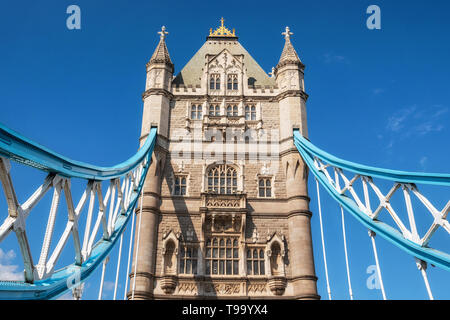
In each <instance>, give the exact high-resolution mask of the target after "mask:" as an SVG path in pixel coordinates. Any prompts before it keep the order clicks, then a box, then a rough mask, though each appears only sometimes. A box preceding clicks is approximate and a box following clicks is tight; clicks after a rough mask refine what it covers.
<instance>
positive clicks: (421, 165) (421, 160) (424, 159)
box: [419, 156, 428, 170]
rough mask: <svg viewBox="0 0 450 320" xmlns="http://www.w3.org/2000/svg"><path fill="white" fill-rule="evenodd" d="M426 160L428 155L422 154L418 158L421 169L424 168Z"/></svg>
mask: <svg viewBox="0 0 450 320" xmlns="http://www.w3.org/2000/svg"><path fill="white" fill-rule="evenodd" d="M427 161H428V157H425V156H424V157H422V158H420V160H419V164H420V167H421V168H422V170H425V167H426V164H427Z"/></svg>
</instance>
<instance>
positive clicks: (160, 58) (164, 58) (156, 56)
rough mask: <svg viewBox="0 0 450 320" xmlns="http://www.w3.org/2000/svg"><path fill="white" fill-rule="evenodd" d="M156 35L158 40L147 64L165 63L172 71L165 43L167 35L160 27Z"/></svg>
mask: <svg viewBox="0 0 450 320" xmlns="http://www.w3.org/2000/svg"><path fill="white" fill-rule="evenodd" d="M158 34H159V35H160V40H159V43H158V46H157V47H156V49H155V52H154V53H153V55H152V57H151V59H150V62H149V63H165V64H167V65H169V66H171V67H172V69H173V63H172V61H171V60H170V55H169V50H168V49H167V46H166V41H165V38H166V35H167V34H169V33H168V32H167V31H166V27H165V26H162V27H161V31H158Z"/></svg>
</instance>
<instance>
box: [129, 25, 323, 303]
mask: <svg viewBox="0 0 450 320" xmlns="http://www.w3.org/2000/svg"><path fill="white" fill-rule="evenodd" d="M166 34H167V33H166V32H165V28H164V27H163V29H162V31H161V32H160V35H161V39H160V42H159V44H158V46H157V48H156V50H155V52H154V54H153V56H152V58H151V59H150V61H149V63H148V64H147V82H146V91H145V92H144V94H143V101H144V110H143V120H142V135H141V143H143V142H144V141H145V138H146V137H147V134H148V132H149V130H150V127H151V126H152V125H156V126H158V140H157V146H156V148H155V152H154V154H153V159H152V165H151V167H150V170H149V173H148V176H147V179H146V182H145V185H144V198H143V206H142V216H141V217H140V216H139V212H140V211H139V210H136V219H135V221H136V226H135V227H136V233H135V246H134V250H135V252H134V255H135V254H136V250H139V252H138V254H137V259H136V260H134V261H133V269H132V270H134V267H135V266H136V263H137V266H136V267H137V268H136V269H137V272H136V279H134V272H132V273H131V274H130V278H131V281H130V283H131V285H130V294H129V297H130V298H131V290H132V288H133V285H134V280H136V284H135V286H134V293H133V296H134V298H135V299H180V298H184V299H185V298H237V299H243V298H248V297H252V298H263V299H276V298H282V299H286V298H293V299H318V298H319V296H318V295H317V289H316V281H317V278H316V276H315V270H314V260H313V251H312V240H311V230H310V218H311V212H310V211H309V197H308V191H307V173H308V171H307V167H306V166H305V164H304V163H303V161H302V159H301V158H300V156H299V154H298V152H297V151H296V149H295V147H294V145H293V138H292V135H293V133H292V130H293V128H294V127H297V128H299V129H300V131H301V132H302V134H303V135H304V136H307V123H306V100H307V97H308V96H307V94H306V93H305V92H304V81H303V75H304V73H303V71H304V65H303V64H302V63H301V62H300V59H299V58H298V55H297V53H296V52H295V50H294V48H293V46H292V44H291V42H290V35H291V34H292V33H291V32H289V29H288V28H286V32H284V33H283V34H284V35H285V39H286V44H285V47H284V49H283V51H282V55H281V58H280V61H279V63H278V65H277V67H276V68H274V69H273V70H272V73H271V76H268V75H267V74H266V73H265V72H264V71H263V70H262V69H261V68H260V67H259V65H258V64H257V63H256V62H255V61H254V60H253V58H252V57H251V56H250V55H249V53H248V52H247V51H246V50H245V49H244V48H243V47H242V46H241V45H240V43H239V42H238V38H237V37H236V35H235V32H234V30H233V32H231V31H229V30H228V29H227V28H225V27H224V25H223V21H222V25H221V26H220V27H219V28H218V29H217V30H215V31H214V32H213V31H212V30H211V31H210V35H209V36H208V37H207V40H206V42H205V44H204V45H203V46H202V48H201V49H200V50H199V51H198V52H197V53H196V54H195V55H194V57H193V58H192V59H191V60H190V61H189V63H188V64H187V65H186V66H185V67H184V68H183V69H182V70H181V72H180V73H179V74H178V75H177V76H176V77H174V75H173V71H174V67H173V64H172V61H171V60H170V56H169V53H168V50H167V47H166V44H165V36H166ZM139 229H140V232H138V230H139ZM138 242H139V243H138ZM137 248H139V249H137Z"/></svg>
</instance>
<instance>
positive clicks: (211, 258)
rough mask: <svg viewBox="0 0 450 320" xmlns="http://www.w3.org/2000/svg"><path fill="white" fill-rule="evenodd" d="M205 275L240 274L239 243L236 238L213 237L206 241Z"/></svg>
mask: <svg viewBox="0 0 450 320" xmlns="http://www.w3.org/2000/svg"><path fill="white" fill-rule="evenodd" d="M205 258H206V268H205V271H206V272H205V274H207V275H210V274H213V275H214V274H225V275H237V274H239V242H238V239H237V238H234V237H226V238H225V237H213V238H208V239H207V240H206V252H205Z"/></svg>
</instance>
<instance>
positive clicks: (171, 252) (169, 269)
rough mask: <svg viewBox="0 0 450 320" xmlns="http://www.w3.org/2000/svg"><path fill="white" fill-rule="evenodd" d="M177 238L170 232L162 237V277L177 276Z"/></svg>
mask: <svg viewBox="0 0 450 320" xmlns="http://www.w3.org/2000/svg"><path fill="white" fill-rule="evenodd" d="M177 257H178V238H177V237H176V236H175V234H174V233H173V231H172V230H171V231H170V232H169V233H168V234H166V235H165V236H164V237H163V249H162V260H163V261H162V262H163V264H162V265H163V270H162V271H163V275H177V274H178V259H177Z"/></svg>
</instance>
